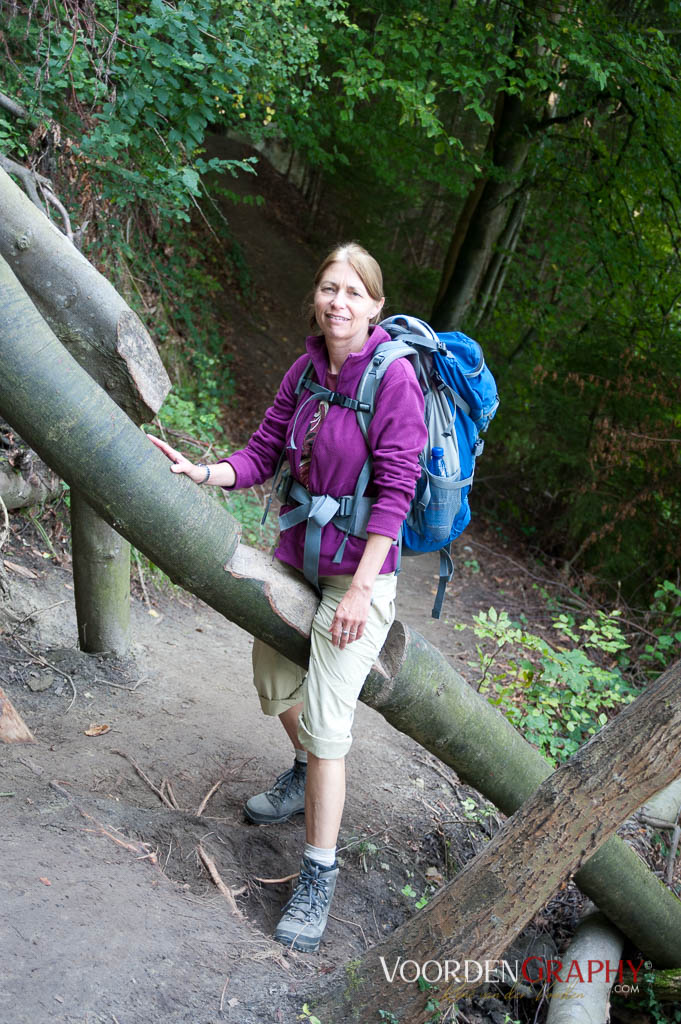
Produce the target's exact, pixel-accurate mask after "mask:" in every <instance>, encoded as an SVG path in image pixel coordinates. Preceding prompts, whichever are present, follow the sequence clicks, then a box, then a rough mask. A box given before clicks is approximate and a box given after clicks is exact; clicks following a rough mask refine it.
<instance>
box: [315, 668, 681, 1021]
mask: <svg viewBox="0 0 681 1024" xmlns="http://www.w3.org/2000/svg"><path fill="white" fill-rule="evenodd" d="M679 767H681V662H679V663H677V664H676V665H673V666H672V667H671V668H670V669H669V670H667V672H665V673H664V674H663V675H662V676H661V677H660V678H659V679H658V680H657V682H656V683H655V684H653V685H652V686H650V687H649V688H648V689H647V690H646V691H645V692H644V693H642V694H641V696H639V697H638V698H637V699H636V701H634V703H633V704H630V705H629V706H628V707H627V708H625V709H624V710H623V711H621V712H620V713H619V715H618V716H617V717H616V718H615V719H613V720H612V721H610V722H609V723H608V724H607V725H606V726H605V727H604V728H603V729H602V730H601V731H600V732H599V733H598V734H597V735H596V736H594V737H592V738H591V739H590V740H589V742H588V743H586V744H584V746H583V747H581V748H580V750H578V751H577V753H576V754H575V755H574V756H573V757H572V758H570V760H569V761H567V762H566V763H565V764H563V765H561V766H560V767H559V768H558V769H557V770H556V771H555V772H554V773H553V775H551V777H550V778H548V779H546V780H545V781H544V782H543V783H542V784H541V785H540V787H539V789H538V790H537V792H536V793H535V794H534V796H532V797H531V798H530V799H529V800H527V801H526V802H525V803H524V804H523V806H522V808H520V810H518V811H517V812H516V813H515V814H514V815H513V817H512V818H510V819H509V820H508V821H507V822H506V824H505V825H504V827H503V828H502V829H501V830H500V831H499V832H498V833H497V835H496V836H495V837H494V838H493V839H492V840H491V842H490V843H489V844H488V845H487V846H486V847H485V848H484V849H483V850H482V851H481V852H480V853H479V854H478V856H477V857H475V858H474V859H473V860H472V861H469V863H468V864H466V866H465V867H464V868H463V869H462V870H461V871H460V872H459V874H458V875H457V877H456V879H455V880H454V881H453V882H451V883H450V884H449V885H447V886H445V887H444V888H443V889H441V890H440V891H439V892H438V893H437V894H436V895H435V896H434V897H433V899H432V900H431V902H430V903H429V904H428V906H427V907H425V908H424V909H423V910H421V911H419V912H418V913H417V914H415V915H414V917H412V918H411V919H410V920H408V921H407V922H406V923H405V924H403V925H401V926H400V927H399V928H397V929H396V931H394V932H393V933H392V934H391V935H390V936H389V937H388V938H387V939H386V940H385V941H383V942H381V943H379V944H378V945H377V946H374V947H373V948H372V949H370V950H369V951H368V952H367V953H366V954H365V956H364V957H363V958H362V960H361V962H360V964H359V965H357V966H353V970H352V977H351V978H350V979H348V976H347V972H345V971H341V972H339V975H340V976H338V977H334V978H333V980H332V981H331V982H330V985H329V991H328V992H326V993H325V994H324V995H323V996H322V997H321V998H320V999H318V1000H317V1001H316V1002H315V1003H314V1007H313V1008H314V1012H315V1014H316V1015H317V1016H318V1017H320V1018H321V1020H322V1021H333V1022H334V1024H350V1022H353V1021H358V1022H364V1021H368V1020H377V1019H378V1017H379V1011H380V1010H381V1009H389V1008H390V1007H399V1015H400V1020H403V1021H405V1022H408V1024H422V1022H425V1021H426V1020H427V1019H428V1018H429V1017H430V1016H431V1012H432V1011H430V1010H426V1008H425V1006H426V1002H427V1001H428V1000H440V1001H441V1003H444V1004H445V1005H442V1006H441V1009H445V1008H446V1005H447V1004H450V1005H451V1003H452V1002H453V1001H455V1000H456V997H457V995H460V994H462V993H463V992H465V991H467V990H468V989H470V988H471V987H472V984H474V982H473V981H472V982H466V980H465V979H463V980H461V981H460V982H459V983H458V984H455V985H454V986H452V984H451V980H452V979H451V977H450V978H449V979H445V978H444V964H445V961H447V960H449V961H458V963H459V964H461V963H463V962H464V961H466V960H473V961H489V960H495V959H498V958H500V957H501V955H502V954H503V952H504V950H505V949H506V948H507V947H508V946H509V945H510V943H511V941H512V940H513V938H514V937H515V936H516V935H517V934H518V932H520V931H521V930H522V928H524V927H525V925H527V923H528V922H529V921H530V920H531V919H532V917H533V916H534V914H535V913H536V911H537V910H538V909H539V907H541V906H542V905H543V904H544V903H545V902H546V900H547V899H548V898H549V897H550V896H551V895H552V894H553V893H554V892H555V891H556V889H557V888H558V887H559V885H560V884H561V882H562V881H564V880H565V879H566V878H568V877H569V875H570V874H571V873H572V872H574V871H576V870H578V869H579V867H580V865H581V864H583V863H584V861H585V860H586V859H587V858H588V857H589V856H591V855H592V854H593V853H595V851H597V850H598V849H599V847H602V845H603V843H604V842H605V840H606V839H607V837H608V836H609V835H611V834H612V833H613V832H614V831H615V829H616V828H617V827H618V825H619V824H620V823H621V822H622V821H624V820H625V819H626V818H627V817H628V815H629V814H630V813H631V812H632V811H633V810H635V809H636V808H637V807H639V806H640V805H641V803H643V801H644V800H646V799H647V798H648V797H649V796H650V795H651V794H652V793H654V792H655V791H656V790H657V789H659V785H660V782H663V783H667V782H670V781H671V780H672V779H674V778H675V776H676V775H678V770H679ZM676 955H678V953H677V954H676ZM400 958H402V960H404V959H408V960H409V961H415V963H416V964H417V965H423V964H424V963H426V962H427V961H434V962H435V964H436V965H437V964H439V965H440V968H441V971H442V973H443V979H442V980H438V978H437V966H435V967H431V968H430V972H429V973H427V976H426V979H425V980H426V981H431V983H432V984H431V987H430V988H429V989H428V990H427V991H424V990H423V989H421V988H420V987H419V985H417V984H414V983H411V984H409V983H408V982H405V981H403V980H402V978H401V976H400V975H399V973H398V974H396V975H395V977H394V980H393V981H392V982H391V981H390V980H389V976H390V973H391V972H392V971H393V968H394V967H395V964H398V967H399V963H400ZM384 965H386V966H385V967H384ZM386 967H387V971H386ZM415 973H416V970H415V968H414V967H411V968H409V971H408V973H407V975H406V977H407V979H409V978H412V977H413V978H414V980H415Z"/></svg>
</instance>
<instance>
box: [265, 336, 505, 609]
mask: <svg viewBox="0 0 681 1024" xmlns="http://www.w3.org/2000/svg"><path fill="white" fill-rule="evenodd" d="M380 326H381V327H383V328H384V330H386V331H387V332H388V334H389V335H390V339H391V340H390V341H386V342H383V343H382V344H380V345H378V346H377V348H376V349H375V351H374V354H373V357H372V360H371V362H370V363H369V365H368V366H367V368H366V370H365V371H364V374H363V375H362V379H361V381H360V383H359V387H358V389H357V394H356V396H355V398H354V399H352V398H349V397H348V396H347V395H343V394H340V393H338V392H333V391H329V390H328V389H327V388H325V387H322V386H321V385H320V384H316V383H315V382H314V381H313V380H312V379H311V373H312V362H311V361H310V362H309V363H308V364H307V366H306V367H305V369H304V370H303V373H302V374H301V376H300V379H299V381H298V384H297V387H296V394H301V393H302V391H303V390H304V389H305V390H308V391H310V392H311V397H313V398H320V399H324V400H326V401H328V402H330V403H335V404H339V405H343V406H345V407H347V408H351V409H354V411H355V413H356V415H357V421H358V424H359V427H360V429H361V431H362V434H363V435H364V438H365V440H366V441H367V444H368V428H369V424H370V422H371V418H372V416H373V414H374V409H375V400H376V393H377V391H378V388H379V386H380V383H381V380H382V379H383V376H384V374H385V372H386V370H387V369H388V367H389V366H390V365H391V363H392V362H394V360H395V359H404V358H407V359H409V360H410V361H411V363H412V365H413V367H414V370H415V372H416V376H417V379H418V381H419V384H420V385H421V390H422V391H423V395H424V400H425V409H424V419H425V422H426V426H427V427H428V441H427V442H426V446H425V448H424V450H423V452H422V453H421V455H420V456H419V461H420V463H421V477H420V479H419V481H418V483H417V485H416V491H415V494H414V497H413V499H412V502H411V505H410V507H409V512H408V514H407V518H406V520H405V523H404V525H403V527H402V535H401V538H400V543H401V545H402V551H404V553H405V554H411V555H418V554H422V553H423V552H425V551H440V582H439V586H438V590H437V595H436V598H435V604H434V606H433V612H432V615H433V618H435V619H439V618H440V613H441V611H442V603H443V601H444V596H445V589H446V586H447V583H448V582H449V580H450V579H451V577H452V573H453V571H454V564H453V562H452V557H451V553H450V544H451V542H452V541H453V540H454V539H455V538H456V537H458V536H459V534H460V533H461V532H462V531H463V530H465V528H466V527H467V526H468V523H469V522H470V518H471V510H470V505H469V503H468V495H469V493H470V489H471V485H472V483H473V474H474V471H475V460H476V458H477V457H478V455H479V454H480V453H481V452H482V449H483V446H484V442H483V440H482V438H481V437H480V436H479V435H480V433H481V432H482V431H483V430H486V429H487V427H488V426H489V423H490V421H491V419H492V417H493V416H494V414H495V412H496V411H497V406H498V405H499V398H498V396H497V387H496V383H495V381H494V377H493V376H492V374H491V373H490V371H489V370H488V369H487V366H486V365H485V360H484V357H483V354H482V350H481V348H480V346H479V345H478V343H477V342H476V341H473V340H472V339H471V338H468V337H466V335H465V334H461V333H459V332H458V331H452V332H449V333H447V334H436V333H435V331H434V330H433V329H432V327H430V326H429V325H428V324H426V323H424V321H423V320H418V319H417V318H416V317H412V316H391V317H388V319H387V320H383V321H382V323H381V325H380ZM437 446H439V447H441V448H442V449H443V452H444V464H445V467H446V471H447V476H445V477H443V476H439V475H434V474H433V473H432V472H431V470H430V468H429V464H430V459H431V452H432V449H433V448H435V447H437ZM284 456H285V453H284V452H282V454H281V457H280V459H279V464H278V466H277V469H276V471H275V477H274V486H275V487H277V479H278V477H279V472H280V469H281V466H282V463H283V460H284ZM370 478H371V456H369V457H368V458H367V460H366V462H365V464H364V467H363V468H362V471H361V473H360V475H359V478H358V481H357V486H356V487H355V491H354V494H351V495H343V496H342V497H333V496H331V495H328V494H327V495H311V494H310V492H309V491H308V490H307V489H306V488H305V487H303V485H302V484H300V483H299V482H298V481H296V480H293V478H292V477H291V476H290V475H288V474H285V476H284V478H283V479H282V482H281V484H280V485H279V486H278V487H277V492H278V494H279V497H280V498H281V500H282V503H284V504H286V503H288V504H292V505H294V508H293V509H292V511H290V512H287V513H285V514H284V515H281V516H280V517H279V526H280V528H281V529H282V530H286V529H289V528H290V527H291V526H294V525H296V524H298V523H301V522H306V523H307V525H306V534H305V554H304V566H303V572H304V575H305V577H306V579H308V580H309V581H310V583H312V585H313V586H315V587H317V589H319V580H318V568H319V550H320V543H321V530H322V529H323V527H324V525H325V524H326V523H329V522H332V523H333V524H334V525H335V526H336V527H337V528H338V529H339V530H341V531H342V533H343V534H344V537H343V540H342V542H341V544H340V546H339V548H338V551H337V552H336V554H335V556H334V559H333V560H334V562H338V563H340V562H341V560H342V558H343V551H344V549H345V542H346V540H347V537H348V536H349V535H351V536H355V537H364V538H366V536H367V533H366V526H367V522H368V520H369V516H370V514H371V506H372V504H373V500H372V499H371V498H368V497H366V496H365V493H364V492H365V490H366V487H367V484H368V483H369V480H370ZM270 500H271V499H270ZM269 505H270V503H269V502H268V503H267V507H266V509H265V514H264V516H263V522H264V521H265V518H266V516H267V513H268V510H269ZM433 510H436V513H437V514H436V515H433Z"/></svg>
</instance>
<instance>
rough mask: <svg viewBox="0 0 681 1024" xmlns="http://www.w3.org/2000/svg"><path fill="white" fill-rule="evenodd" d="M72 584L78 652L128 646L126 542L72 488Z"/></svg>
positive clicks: (122, 651)
mask: <svg viewBox="0 0 681 1024" xmlns="http://www.w3.org/2000/svg"><path fill="white" fill-rule="evenodd" d="M71 537H72V540H73V582H74V591H75V595H76V613H77V617H78V640H79V642H80V649H81V651H87V652H88V653H90V654H97V653H101V652H106V653H110V654H117V655H121V656H122V655H125V654H127V653H128V650H129V648H130V544H129V543H128V541H127V540H124V539H123V538H122V537H121V536H120V535H119V534H118V533H116V531H115V530H113V529H112V528H111V527H110V526H109V524H108V523H107V522H105V521H104V520H103V519H102V518H101V517H100V516H98V515H97V513H96V512H95V511H94V509H92V508H91V507H90V505H88V503H87V501H86V500H85V498H84V497H83V495H82V494H81V492H80V491H78V490H76V489H75V488H73V489H72V490H71Z"/></svg>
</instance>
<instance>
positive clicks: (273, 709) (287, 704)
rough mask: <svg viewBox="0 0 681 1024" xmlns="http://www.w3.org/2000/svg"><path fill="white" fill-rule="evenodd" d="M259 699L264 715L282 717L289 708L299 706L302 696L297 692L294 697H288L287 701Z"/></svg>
mask: <svg viewBox="0 0 681 1024" xmlns="http://www.w3.org/2000/svg"><path fill="white" fill-rule="evenodd" d="M259 699H260V707H261V708H262V711H263V714H264V715H272V716H277V715H282V714H283V713H284V711H288V709H289V708H293V707H295V706H296V704H300V702H301V701H302V696H301V692H300V691H298V693H297V695H296V696H295V697H289V698H288V699H287V700H270V699H269V698H268V697H260V698H259Z"/></svg>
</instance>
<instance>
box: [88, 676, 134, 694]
mask: <svg viewBox="0 0 681 1024" xmlns="http://www.w3.org/2000/svg"><path fill="white" fill-rule="evenodd" d="M147 678H148V677H147V676H144V677H143V678H142V679H138V680H137V682H136V683H135V685H134V686H123V684H122V683H112V682H111V680H109V679H93V680H92V682H93V683H101V685H102V686H113V687H114V688H115V689H116V690H127V691H128V693H134V692H135V690H136V689H137V687H138V686H141V685H142V683H146V681H147Z"/></svg>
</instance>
